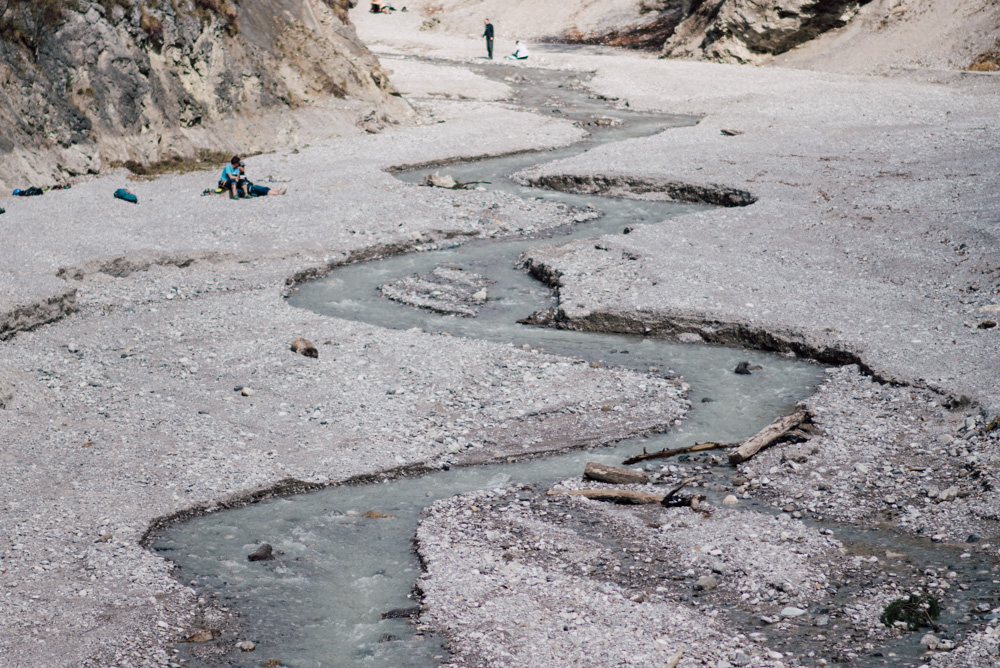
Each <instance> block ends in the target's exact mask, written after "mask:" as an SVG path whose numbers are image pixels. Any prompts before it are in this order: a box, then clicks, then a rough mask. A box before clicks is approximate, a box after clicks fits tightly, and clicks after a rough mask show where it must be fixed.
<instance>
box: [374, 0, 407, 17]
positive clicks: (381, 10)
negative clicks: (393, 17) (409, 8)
mask: <svg viewBox="0 0 1000 668" xmlns="http://www.w3.org/2000/svg"><path fill="white" fill-rule="evenodd" d="M403 9H404V10H405V9H406V7H404V8H403ZM370 11H371V13H372V14H388V13H389V12H394V11H396V8H395V7H392V6H391V5H381V4H379V2H378V0H372V8H371V10H370Z"/></svg>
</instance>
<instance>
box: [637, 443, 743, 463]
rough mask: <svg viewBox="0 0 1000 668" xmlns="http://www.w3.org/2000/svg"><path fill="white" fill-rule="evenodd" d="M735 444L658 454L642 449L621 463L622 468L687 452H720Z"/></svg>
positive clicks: (668, 451) (704, 446)
mask: <svg viewBox="0 0 1000 668" xmlns="http://www.w3.org/2000/svg"><path fill="white" fill-rule="evenodd" d="M736 446H737V444H736V443H695V444H694V445H689V446H687V447H684V448H674V449H673V450H660V451H659V452H646V451H645V449H643V451H642V454H641V455H636V456H635V457H631V458H629V459H626V460H625V461H623V462H622V465H623V466H630V465H632V464H638V463H639V462H644V461H646V460H647V459H664V458H666V457H673V456H675V455H686V454H687V453H689V452H704V451H706V450H722V449H724V448H735V447H736Z"/></svg>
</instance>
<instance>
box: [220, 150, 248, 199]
mask: <svg viewBox="0 0 1000 668" xmlns="http://www.w3.org/2000/svg"><path fill="white" fill-rule="evenodd" d="M241 163H242V161H241V160H240V156H238V155H234V156H233V159H232V160H230V161H229V164H228V165H226V166H225V167H224V168H223V169H222V179H221V180H220V181H219V187H220V188H222V189H223V190H228V191H229V198H230V199H236V198H237V194H236V192H237V190H240V191H242V192H243V196H244V197H245V196H247V195H249V194H250V191H249V187H248V186H247V184H246V181H245V180H244V179H243V178H242V176H241V174H240V164H241Z"/></svg>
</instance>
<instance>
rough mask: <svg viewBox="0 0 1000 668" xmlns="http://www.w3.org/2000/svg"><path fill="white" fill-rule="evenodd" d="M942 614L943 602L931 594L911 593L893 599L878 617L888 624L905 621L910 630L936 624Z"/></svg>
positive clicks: (892, 624)
mask: <svg viewBox="0 0 1000 668" xmlns="http://www.w3.org/2000/svg"><path fill="white" fill-rule="evenodd" d="M940 616H941V604H940V603H939V602H938V600H937V598H935V597H934V596H931V595H930V594H910V595H909V596H905V597H903V598H897V599H896V600H895V601H891V602H890V603H889V604H888V605H887V606H885V608H884V609H883V610H882V616H881V617H879V618H878V620H879V621H880V622H882V623H883V624H885V625H886V626H894V625H895V624H896V622H903V623H904V624H905V625H906V628H908V629H909V630H910V631H914V630H916V629H919V628H920V627H921V626H934V620H935V619H937V618H938V617H940Z"/></svg>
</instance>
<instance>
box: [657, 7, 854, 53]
mask: <svg viewBox="0 0 1000 668" xmlns="http://www.w3.org/2000/svg"><path fill="white" fill-rule="evenodd" d="M870 1H871V0H769V1H767V2H760V1H757V0H688V2H687V3H686V4H688V5H690V7H689V11H688V12H687V13H688V16H687V18H686V19H684V21H682V22H681V23H680V25H678V26H677V27H676V29H675V30H674V34H673V35H671V36H670V38H669V39H667V41H666V43H665V44H664V46H663V54H664V55H665V56H669V57H675V58H677V57H680V58H699V59H706V60H717V61H722V62H731V63H732V62H735V63H762V62H764V61H766V60H769V59H770V57H771V56H773V55H775V54H779V53H784V52H785V51H788V50H789V49H792V48H794V47H796V46H798V45H799V44H803V43H805V42H808V41H809V40H811V39H813V38H815V37H817V36H818V35H821V34H822V33H824V32H827V31H829V30H832V29H835V28H841V27H843V26H845V25H847V23H848V22H849V21H850V20H851V19H852V18H853V17H854V16H855V15H856V14H857V12H858V10H859V9H860V7H861V6H862V5H866V4H868V2H870Z"/></svg>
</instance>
